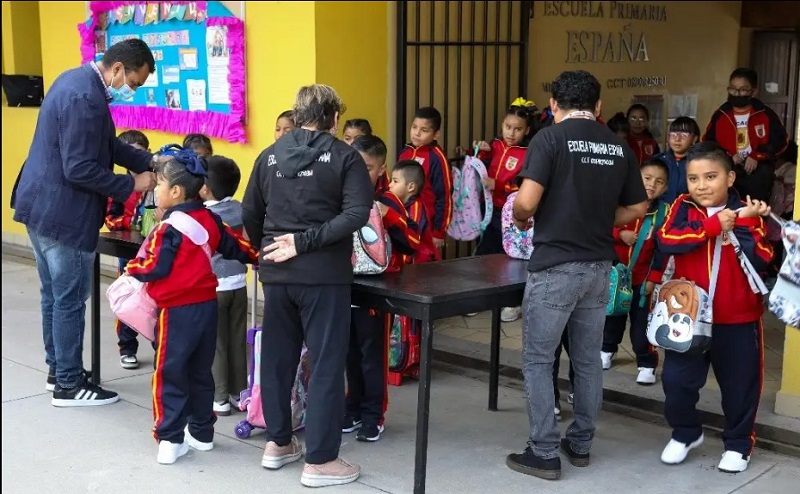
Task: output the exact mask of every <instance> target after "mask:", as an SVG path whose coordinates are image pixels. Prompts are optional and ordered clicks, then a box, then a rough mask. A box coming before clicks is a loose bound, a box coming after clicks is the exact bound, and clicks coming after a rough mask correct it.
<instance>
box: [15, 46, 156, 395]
mask: <svg viewBox="0 0 800 494" xmlns="http://www.w3.org/2000/svg"><path fill="white" fill-rule="evenodd" d="M154 70H155V61H154V60H153V54H152V53H151V52H150V48H148V46H147V45H146V44H145V43H144V42H143V41H141V40H138V39H129V40H126V41H123V42H121V43H118V44H116V45H114V46H112V47H111V48H109V49H108V50H107V51H106V53H105V54H104V56H103V59H102V61H100V62H97V63H94V62H90V63H87V64H85V65H83V66H81V67H78V68H76V69H72V70H68V71H66V72H64V73H63V74H61V75H60V76H59V77H58V78H57V79H56V80H55V81H54V82H53V84H52V86H51V87H50V89H49V91H48V93H47V96H46V97H45V99H44V101H43V102H42V107H41V109H40V110H39V119H38V121H37V123H36V130H35V132H34V135H33V142H32V143H31V148H30V152H29V153H28V158H27V159H26V160H25V163H24V164H23V165H22V170H21V171H20V174H19V177H18V178H17V184H16V185H15V188H14V192H13V193H12V197H11V206H12V207H13V208H14V209H15V212H14V221H18V222H20V223H23V224H25V226H26V228H27V230H28V236H29V237H30V239H31V245H32V246H33V252H34V255H35V257H36V268H37V270H38V272H39V280H40V281H41V284H42V288H41V297H42V302H41V304H42V329H43V336H44V347H45V353H46V357H45V361H46V362H47V365H48V367H49V372H48V376H47V386H46V389H47V390H48V391H53V401H52V403H53V405H54V406H58V407H72V406H92V405H106V404H109V403H114V402H116V401H117V400H119V396H117V393H114V392H112V391H107V390H104V389H102V388H100V387H99V386H96V385H94V384H92V383H90V382H89V380H88V379H87V377H88V376H86V373H85V371H84V370H83V358H82V355H83V332H84V323H85V315H86V300H88V298H89V294H90V291H91V288H90V287H91V273H92V268H93V265H94V259H95V255H96V254H95V250H96V249H97V241H98V237H99V232H100V228H101V227H102V225H103V216H104V212H105V206H106V203H107V201H108V198H109V197H112V198H113V199H114V200H116V201H125V199H127V198H128V196H130V195H131V193H132V192H133V191H145V190H149V189H152V188H153V187H154V186H155V177H154V175H153V173H152V172H151V171H150V167H151V164H152V162H153V159H154V158H153V155H152V154H150V153H148V152H146V151H141V150H138V149H136V148H134V147H132V146H130V145H128V144H126V143H124V142H122V141H120V140H119V139H117V137H116V129H115V128H114V122H113V121H112V120H111V113H110V111H109V108H108V105H109V103H111V102H115V101H116V102H118V101H128V100H130V99H131V98H132V97H133V94H134V91H135V90H136V89H137V88H138V87H140V86H141V85H142V84H144V82H145V80H146V79H147V77H148V76H149V75H150V74H151V73H153V72H154ZM114 163H117V164H119V165H122V166H124V167H125V168H127V169H128V170H130V171H131V173H130V174H125V175H116V174H114V170H113V168H114Z"/></svg>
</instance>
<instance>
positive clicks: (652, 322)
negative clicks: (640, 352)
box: [647, 242, 721, 353]
mask: <svg viewBox="0 0 800 494" xmlns="http://www.w3.org/2000/svg"><path fill="white" fill-rule="evenodd" d="M719 243H721V242H719ZM652 304H653V306H652V310H651V311H650V315H649V318H648V323H647V339H648V340H650V343H651V344H652V345H654V346H658V347H661V348H664V349H665V350H672V351H674V352H679V353H687V352H689V353H703V352H705V351H706V350H708V348H709V347H710V345H711V326H712V322H713V320H714V313H713V307H712V296H710V295H709V294H708V292H706V291H705V290H703V289H702V288H700V287H699V286H697V285H696V284H695V283H694V282H693V281H687V280H685V279H679V280H670V281H668V282H666V283H664V284H663V285H660V286H658V287H656V289H655V291H654V292H653V302H652Z"/></svg>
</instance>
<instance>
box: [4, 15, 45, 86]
mask: <svg viewBox="0 0 800 494" xmlns="http://www.w3.org/2000/svg"><path fill="white" fill-rule="evenodd" d="M14 41H16V42H14ZM40 41H41V37H40V35H39V2H16V1H15V2H8V1H4V2H3V73H4V74H5V73H8V74H24V75H42V57H41V53H40V51H39V50H38V49H37V48H38V46H39V43H40ZM6 70H8V72H6Z"/></svg>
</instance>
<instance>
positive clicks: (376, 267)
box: [352, 203, 392, 275]
mask: <svg viewBox="0 0 800 494" xmlns="http://www.w3.org/2000/svg"><path fill="white" fill-rule="evenodd" d="M391 259H392V244H391V242H390V241H389V232H387V231H386V227H384V226H383V218H381V211H380V209H378V204H377V203H373V204H372V209H371V210H370V212H369V220H367V224H366V225H364V226H362V227H361V228H359V229H358V230H356V231H354V232H353V257H352V261H353V274H357V275H371V274H372V275H374V274H381V273H383V272H384V271H386V268H388V267H389V262H390V261H391Z"/></svg>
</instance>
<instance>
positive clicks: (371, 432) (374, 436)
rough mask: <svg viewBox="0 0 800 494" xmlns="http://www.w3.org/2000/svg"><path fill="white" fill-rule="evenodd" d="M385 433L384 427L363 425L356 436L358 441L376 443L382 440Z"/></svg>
mask: <svg viewBox="0 0 800 494" xmlns="http://www.w3.org/2000/svg"><path fill="white" fill-rule="evenodd" d="M382 433H383V426H382V425H372V424H365V425H362V426H361V428H360V429H359V430H358V434H356V439H357V440H358V441H362V442H369V443H374V442H375V441H377V440H378V439H380V438H381V434H382Z"/></svg>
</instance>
